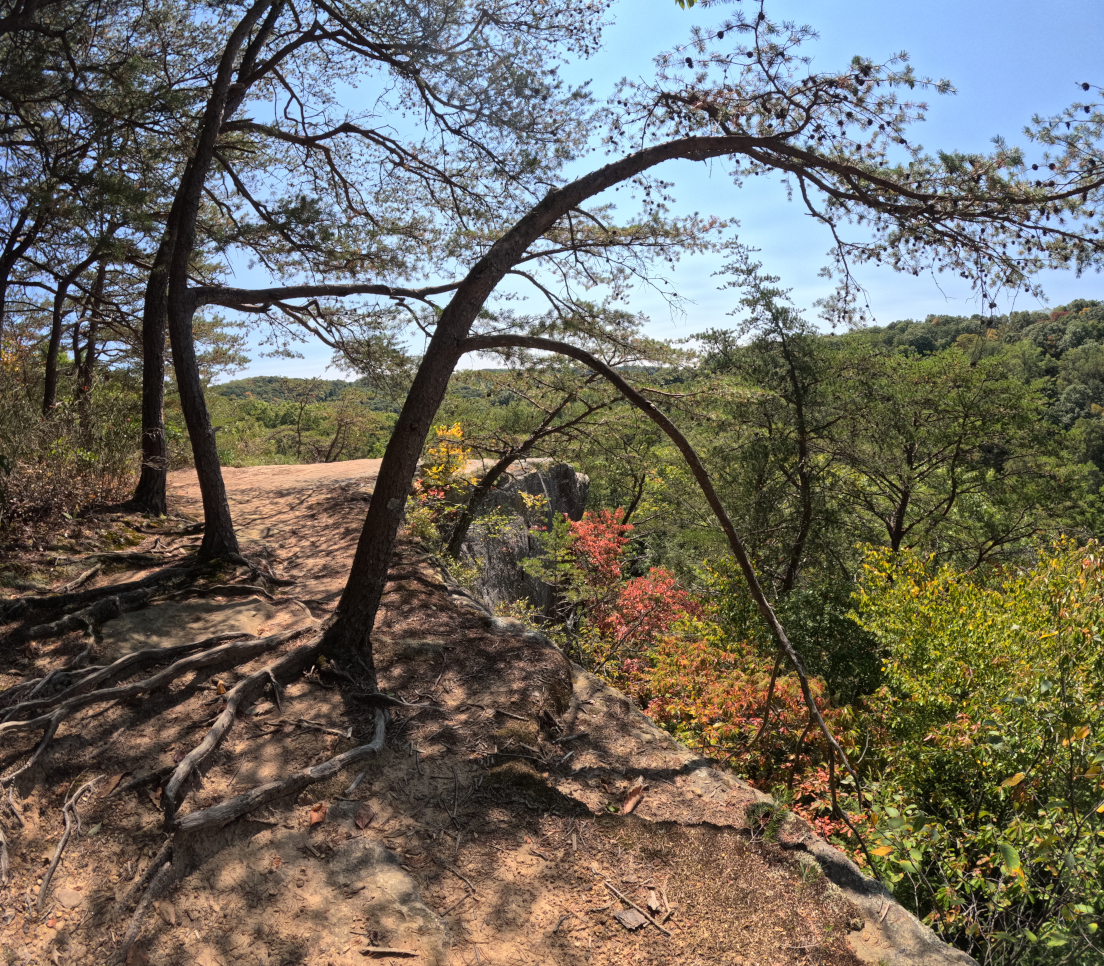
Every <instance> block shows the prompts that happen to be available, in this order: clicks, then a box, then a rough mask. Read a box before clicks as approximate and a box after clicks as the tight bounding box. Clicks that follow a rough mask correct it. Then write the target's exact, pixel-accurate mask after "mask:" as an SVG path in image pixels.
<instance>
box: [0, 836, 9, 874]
mask: <svg viewBox="0 0 1104 966" xmlns="http://www.w3.org/2000/svg"><path fill="white" fill-rule="evenodd" d="M8 869H9V866H8V839H7V837H6V836H5V835H4V826H3V825H0V886H2V885H7V884H8Z"/></svg>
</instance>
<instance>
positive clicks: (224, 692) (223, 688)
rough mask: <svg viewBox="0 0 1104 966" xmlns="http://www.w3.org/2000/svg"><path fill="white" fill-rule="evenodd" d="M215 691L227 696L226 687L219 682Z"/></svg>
mask: <svg viewBox="0 0 1104 966" xmlns="http://www.w3.org/2000/svg"><path fill="white" fill-rule="evenodd" d="M215 691H216V692H217V693H218V694H226V685H225V684H223V683H222V682H221V681H219V682H218V686H217V687H216V688H215Z"/></svg>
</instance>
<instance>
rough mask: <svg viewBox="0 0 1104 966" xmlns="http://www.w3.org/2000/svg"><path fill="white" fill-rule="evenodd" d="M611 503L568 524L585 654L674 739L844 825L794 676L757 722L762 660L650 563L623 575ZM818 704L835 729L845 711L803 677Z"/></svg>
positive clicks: (839, 830) (766, 679) (833, 830)
mask: <svg viewBox="0 0 1104 966" xmlns="http://www.w3.org/2000/svg"><path fill="white" fill-rule="evenodd" d="M623 518H624V514H623V512H622V511H621V510H614V511H612V512H611V511H608V510H603V511H601V512H599V513H597V514H593V513H586V514H584V516H583V519H582V520H580V521H579V522H578V523H571V522H570V521H569V523H568V526H569V530H570V533H571V535H572V537H573V540H572V543H571V545H570V546H571V551H570V552H571V554H572V556H573V558H574V568H575V572H576V579H577V581H578V584H579V585H581V587H582V588H583V589H584V590H585V591H586V592H585V593H584V594H583V595H582V599H583V600H584V601H585V607H586V617H587V621H588V623H589V624H590V625H591V627H592V628H593V629H594V630H595V631H596V632H597V635H598V639H599V641H600V644H599V645H598V647H597V648H596V650H595V656H600V657H601V658H602V660H601V662H600V665H599V666H600V667H602V669H603V672H604V673H605V675H606V677H607V678H608V679H609V680H610V681H611V683H614V684H616V685H617V686H618V687H620V688H622V689H623V690H624V691H626V692H627V693H628V694H630V695H632V697H633V698H634V699H635V700H636V701H637V702H638V703H639V705H640V706H641V707H643V708H645V709H646V710H647V713H648V715H649V716H650V717H651V718H653V719H654V720H655V721H656V722H657V723H658V724H660V725H661V726H663V727H664V728H666V729H667V730H669V731H671V732H672V733H674V734H675V735H677V736H678V737H679V739H680V740H682V741H684V742H686V743H687V744H690V745H691V746H693V747H696V748H699V749H701V750H702V751H704V752H705V753H706V754H708V755H710V756H712V757H714V758H717V759H718V760H720V761H724V762H726V763H728V764H729V765H731V766H732V767H734V768H736V769H737V770H738V771H739V772H740V773H741V774H742V775H744V776H745V777H746V778H748V779H749V780H750V781H752V782H753V784H756V785H758V786H759V787H760V788H763V789H766V790H769V789H771V788H772V787H773V786H776V785H779V784H785V785H787V786H789V787H790V788H791V789H793V792H794V795H795V803H794V810H795V811H796V812H798V814H800V815H802V817H804V818H805V819H806V820H807V821H809V822H810V823H811V824H812V825H813V826H814V827H815V828H816V830H817V832H818V833H820V834H821V835H823V836H826V837H827V836H829V835H837V834H845V826H844V825H843V823H842V822H840V821H839V820H838V819H836V818H834V817H833V816H832V810H831V802H830V799H829V793H828V770H827V767H826V765H825V764H824V761H825V757H824V755H825V748H824V745H823V741H822V737H821V735H820V733H819V731H818V730H816V729H815V728H809V727H808V725H809V711H808V709H807V708H806V707H805V703H804V700H803V698H802V695H801V690H800V687H799V685H798V681H797V679H796V678H795V677H793V676H792V675H789V674H785V673H783V674H780V675H779V677H778V679H777V681H776V682H775V687H774V693H773V696H772V699H771V709H770V716H769V718H768V725H767V728H766V729H765V731H764V732H763V734H762V735H760V734H759V732H760V729H761V728H762V726H763V714H764V709H765V707H766V699H767V691H768V689H769V686H770V676H771V667H772V663H773V661H772V659H771V658H770V657H769V656H764V655H763V654H762V653H760V652H758V651H756V649H755V648H753V647H752V646H751V645H750V644H749V643H747V642H745V641H736V642H734V641H730V640H726V639H725V636H724V632H723V631H722V630H721V629H720V627H719V626H718V625H717V624H716V623H714V622H712V621H710V620H709V607H708V605H707V604H706V603H705V602H703V601H701V600H698V599H696V598H695V597H694V595H693V594H691V593H690V592H689V591H688V590H686V589H685V588H683V587H681V586H680V585H679V582H678V579H677V578H676V577H675V576H674V574H672V573H670V572H669V571H667V570H664V569H662V568H659V567H656V568H653V569H652V570H651V571H650V572H649V573H648V574H647V575H646V576H642V577H633V578H628V579H626V578H625V576H624V567H623V557H624V553H625V549H626V547H627V546H628V544H629V540H630V538H629V537H628V536H627V534H628V533H629V531H631V529H632V527H631V525H629V524H626V523H623V522H622V520H623ZM810 685H811V686H812V689H813V693H814V697H815V700H816V701H817V704H818V706H819V707H820V710H821V713H822V714H823V715H824V717H825V719H826V720H827V721H828V723H829V725H830V727H833V728H834V729H835V730H836V731H837V733H840V732H841V731H842V730H844V729H845V728H846V725H847V720H846V719H847V718H848V713H847V712H846V711H845V710H840V709H834V708H832V707H831V706H830V704H829V701H828V699H827V695H826V694H825V692H824V686H823V683H822V682H820V681H818V680H816V679H813V680H811V681H810Z"/></svg>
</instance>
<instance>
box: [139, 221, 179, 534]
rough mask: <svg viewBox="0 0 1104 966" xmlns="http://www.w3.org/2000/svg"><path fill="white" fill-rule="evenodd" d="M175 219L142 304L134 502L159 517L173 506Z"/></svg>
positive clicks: (168, 228) (162, 244)
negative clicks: (170, 377)
mask: <svg viewBox="0 0 1104 966" xmlns="http://www.w3.org/2000/svg"><path fill="white" fill-rule="evenodd" d="M174 207H175V206H174ZM174 220H175V219H174V216H173V212H172V211H170V212H169V218H168V221H167V223H166V225H165V234H164V236H163V238H162V240H161V244H160V245H159V246H158V248H157V254H156V256H155V257H154V260H153V267H152V268H151V269H150V275H149V279H148V280H147V282H146V294H145V304H144V305H143V307H142V474H141V476H139V478H138V486H137V487H135V490H134V496H133V497H131V504H132V505H133V506H135V507H136V508H137V509H139V510H143V511H145V512H146V513H152V514H153V515H155V516H163V515H164V514H165V513H167V512H168V509H169V506H168V499H167V497H166V493H165V486H166V483H167V479H168V470H169V451H168V447H167V445H166V443H165V331H166V328H167V321H166V317H167V315H168V308H167V306H166V304H165V297H166V288H167V285H168V253H169V250H170V249H171V248H172V243H173V242H172V239H173V237H174V235H175V233H176V232H175V226H174V224H173V222H174Z"/></svg>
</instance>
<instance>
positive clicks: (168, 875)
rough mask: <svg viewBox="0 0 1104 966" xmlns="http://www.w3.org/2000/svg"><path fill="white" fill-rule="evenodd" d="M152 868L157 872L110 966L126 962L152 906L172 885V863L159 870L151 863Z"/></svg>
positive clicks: (117, 965) (108, 961) (112, 956)
mask: <svg viewBox="0 0 1104 966" xmlns="http://www.w3.org/2000/svg"><path fill="white" fill-rule="evenodd" d="M150 868H151V869H157V871H156V872H155V873H154V876H153V879H152V880H151V881H150V884H149V888H148V889H146V891H145V894H144V895H143V896H142V898H141V901H139V903H138V908H137V909H135V910H134V915H133V916H131V917H130V922H129V923H128V924H127V931H126V934H125V935H124V936H123V941H122V942H121V943H120V944H119V947H118V949H116V950H115V952H113V953H112V954H111V956H109V957H108V959H107V964H108V966H119V964H121V963H123V962H125V961H126V958H127V953H129V952H130V947H131V946H133V945H134V943H135V941H136V940H137V939H138V936H139V935H140V934H141V932H142V922H143V920H144V919H145V918H146V913H148V912H149V908H150V906H152V905H153V903H154V901H155V900H156V899H157V897H158V896H159V895H161V894H162V893H163V892H165V891H166V890H167V889H168V888H169V885H170V884H171V880H172V877H173V867H172V863H171V862H166V863H165V864H164V865H162V866H161V867H160V868H157V866H156V864H155V863H152V862H151V863H150Z"/></svg>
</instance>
